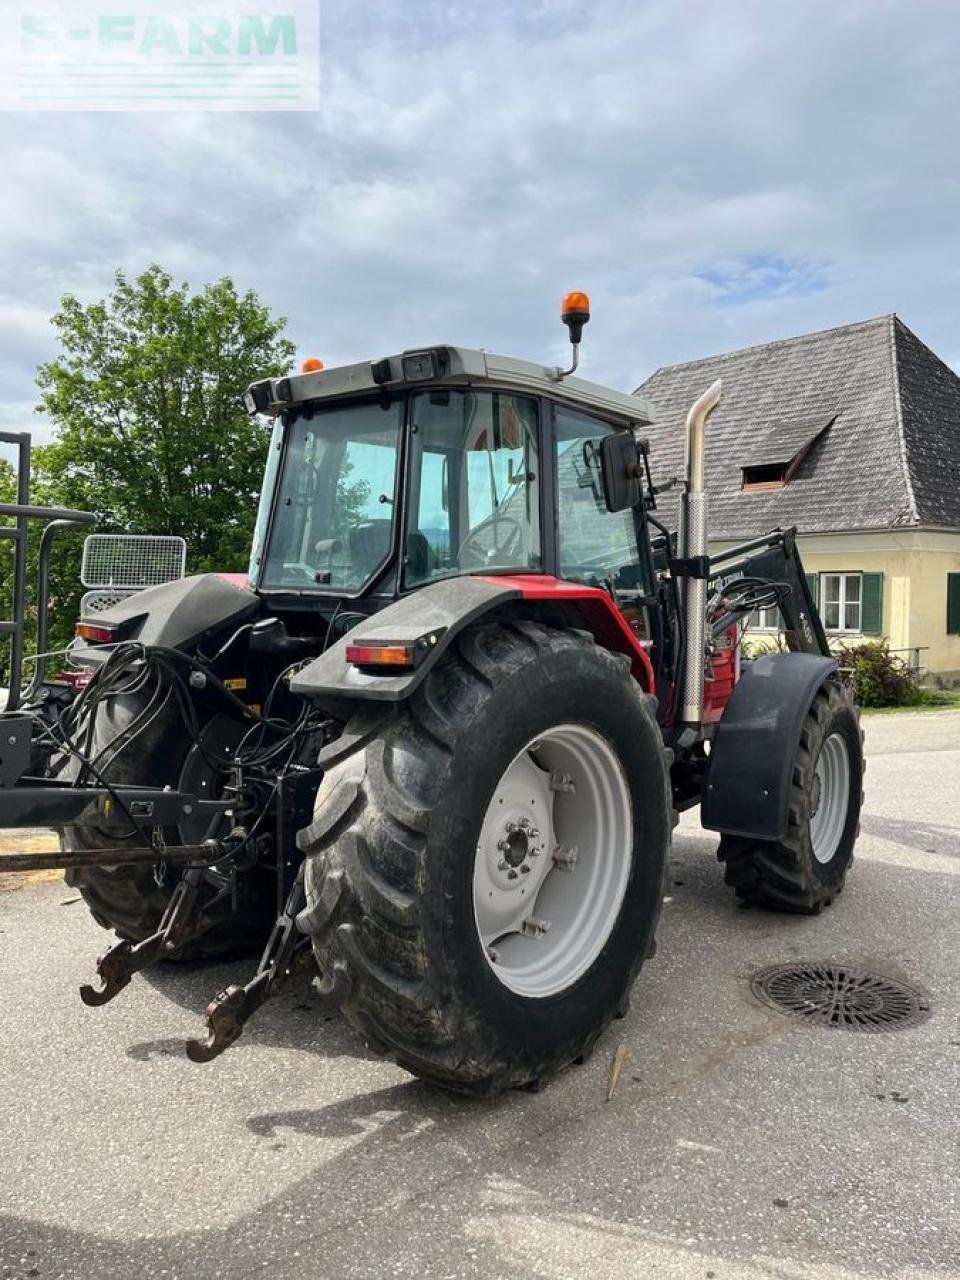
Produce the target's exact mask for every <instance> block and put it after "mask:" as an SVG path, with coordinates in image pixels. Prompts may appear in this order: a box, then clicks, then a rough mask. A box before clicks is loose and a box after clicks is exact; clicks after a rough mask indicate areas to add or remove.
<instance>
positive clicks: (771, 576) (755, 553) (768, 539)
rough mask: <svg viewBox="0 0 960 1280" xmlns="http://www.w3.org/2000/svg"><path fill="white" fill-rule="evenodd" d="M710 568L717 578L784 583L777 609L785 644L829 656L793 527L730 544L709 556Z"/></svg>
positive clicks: (802, 651)
mask: <svg viewBox="0 0 960 1280" xmlns="http://www.w3.org/2000/svg"><path fill="white" fill-rule="evenodd" d="M710 568H711V571H712V574H713V576H714V577H715V579H716V580H718V581H719V580H720V579H721V578H722V579H724V580H729V579H731V578H734V577H737V578H740V577H743V578H760V579H763V580H764V581H765V582H770V583H784V584H785V585H786V586H787V587H789V591H786V592H785V593H784V595H783V597H782V599H781V600H780V613H781V615H782V617H783V626H784V633H785V638H786V643H787V648H788V649H790V650H791V651H792V652H795V653H818V654H822V655H823V656H824V657H829V656H830V646H829V645H828V643H827V637H826V633H825V632H824V629H823V622H822V621H821V618H820V614H819V611H818V610H817V606H816V603H815V602H814V599H813V596H812V595H811V594H810V588H809V586H808V585H807V576H806V574H805V573H804V570H803V561H802V560H801V559H800V552H799V550H798V549H797V530H796V528H792V529H774V530H773V531H772V532H771V533H769V534H767V535H766V536H765V537H763V538H756V539H754V540H753V541H751V542H744V543H741V544H740V545H739V546H736V547H730V548H729V550H727V551H722V552H720V553H719V554H718V555H715V556H711V557H710Z"/></svg>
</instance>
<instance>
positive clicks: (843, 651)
mask: <svg viewBox="0 0 960 1280" xmlns="http://www.w3.org/2000/svg"><path fill="white" fill-rule="evenodd" d="M834 655H835V657H836V658H837V661H838V662H839V663H840V665H841V667H849V668H850V669H851V670H852V671H853V673H854V678H855V680H856V689H857V701H858V702H859V703H860V705H861V706H862V707H915V706H919V705H920V703H921V702H923V694H922V692H921V690H920V685H919V679H918V676H917V673H916V672H915V671H912V670H911V669H910V668H909V667H908V666H907V664H906V663H905V662H904V661H903V659H902V658H901V657H900V656H899V655H898V654H895V653H891V652H890V646H889V644H888V643H887V641H886V640H868V641H864V642H863V643H862V644H840V645H838V646H837V647H836V649H835V650H834Z"/></svg>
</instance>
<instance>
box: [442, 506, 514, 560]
mask: <svg viewBox="0 0 960 1280" xmlns="http://www.w3.org/2000/svg"><path fill="white" fill-rule="evenodd" d="M501 531H503V533H504V537H503V540H502V541H501V540H500V538H499V536H498V534H499V533H500V532H501ZM488 532H489V533H491V534H492V546H490V547H481V546H479V545H477V546H476V548H474V547H473V545H472V544H474V543H478V542H479V538H480V536H481V534H484V533H488ZM522 546H523V525H522V524H521V523H520V521H519V520H515V519H514V518H513V516H493V517H491V519H490V520H486V521H484V523H483V524H478V525H477V527H476V529H472V530H471V531H470V532H469V533H468V534H467V536H466V537H465V538H464V540H463V541H462V542H461V543H460V550H459V551H458V552H457V559H458V560H459V561H460V563H461V565H462V564H463V562H464V559H469V558H470V556H471V553H472V555H473V558H474V559H475V560H476V561H477V562H478V563H480V564H484V563H491V562H496V561H499V560H500V559H503V558H511V557H512V556H513V555H514V553H515V552H516V551H519V549H520V548H521V547H522Z"/></svg>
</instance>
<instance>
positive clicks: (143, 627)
mask: <svg viewBox="0 0 960 1280" xmlns="http://www.w3.org/2000/svg"><path fill="white" fill-rule="evenodd" d="M259 609H260V598H259V596H257V595H256V594H255V593H254V592H253V591H251V590H250V589H249V587H248V586H247V585H246V579H245V578H241V577H240V575H238V574H221V573H203V574H196V575H194V576H193V577H190V578H179V579H177V580H176V581H175V582H164V583H161V584H160V585H159V586H156V587H147V588H146V589H145V590H144V591H137V592H135V593H134V594H133V595H131V596H127V598H126V599H124V600H120V601H118V602H117V604H115V605H113V606H112V608H110V609H104V610H103V611H102V612H101V613H97V614H96V615H95V616H94V617H92V618H91V619H89V620H90V621H92V622H103V623H106V624H114V625H116V626H117V627H118V634H119V637H120V639H122V640H139V641H140V642H141V644H145V645H152V644H156V645H163V646H165V647H166V648H168V649H184V650H190V649H193V648H195V647H196V645H198V644H199V643H200V642H201V641H202V640H205V639H206V638H207V637H208V636H211V635H215V634H216V633H217V632H219V631H223V630H224V629H225V628H226V627H228V626H239V624H240V623H241V622H247V621H249V620H250V619H252V618H253V617H254V616H255V615H256V614H257V612H258V611H259ZM112 652H113V646H112V645H103V646H94V645H90V646H84V647H80V646H79V645H78V646H76V647H74V648H73V649H71V651H70V659H71V661H72V662H77V663H79V664H80V665H82V666H100V665H101V664H102V663H104V662H106V660H107V658H109V656H110V654H111V653H112Z"/></svg>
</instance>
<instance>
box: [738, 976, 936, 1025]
mask: <svg viewBox="0 0 960 1280" xmlns="http://www.w3.org/2000/svg"><path fill="white" fill-rule="evenodd" d="M750 987H751V990H752V991H753V994H754V995H755V996H756V997H757V998H758V999H759V1000H762V1001H763V1002H764V1003H765V1004H769V1005H772V1006H773V1007H774V1008H775V1009H779V1010H780V1011H781V1012H782V1013H792V1014H794V1015H796V1016H797V1017H800V1018H805V1019H806V1020H807V1021H808V1022H813V1023H815V1024H816V1025H817V1026H820V1027H842V1028H844V1030H846V1031H898V1030H900V1028H901V1027H915V1026H916V1025H917V1024H918V1023H920V1022H923V1020H924V1019H925V1018H926V1017H927V1016H928V1015H929V1013H930V1001H929V1000H928V999H927V997H926V996H925V995H924V993H923V992H922V991H919V990H918V989H917V988H916V987H912V986H910V985H909V984H908V983H906V982H899V981H897V980H896V979H894V978H886V977H884V976H883V974H880V973H870V972H869V970H867V969H853V968H851V967H850V966H849V965H845V964H819V963H813V964H811V963H807V964H804V963H802V962H801V963H799V964H778V965H773V966H772V967H771V968H769V969H761V970H760V972H759V973H756V974H754V976H753V978H752V979H751V982H750Z"/></svg>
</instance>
